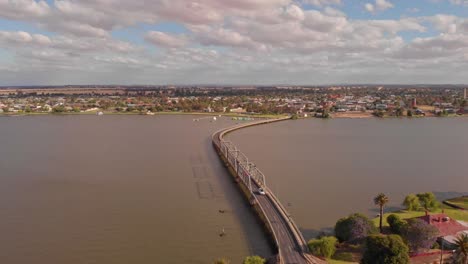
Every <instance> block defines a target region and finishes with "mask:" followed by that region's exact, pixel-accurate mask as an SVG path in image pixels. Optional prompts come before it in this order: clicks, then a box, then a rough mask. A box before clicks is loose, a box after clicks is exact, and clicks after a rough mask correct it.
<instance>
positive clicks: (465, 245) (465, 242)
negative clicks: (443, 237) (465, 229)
mask: <svg viewBox="0 0 468 264" xmlns="http://www.w3.org/2000/svg"><path fill="white" fill-rule="evenodd" d="M455 246H456V248H457V255H458V258H459V260H461V261H457V263H461V264H468V235H467V234H461V235H459V236H458V237H457V238H456V239H455Z"/></svg>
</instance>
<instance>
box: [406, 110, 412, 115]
mask: <svg viewBox="0 0 468 264" xmlns="http://www.w3.org/2000/svg"><path fill="white" fill-rule="evenodd" d="M406 115H407V116H408V117H412V116H413V111H411V110H410V109H408V111H406Z"/></svg>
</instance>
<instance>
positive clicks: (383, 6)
mask: <svg viewBox="0 0 468 264" xmlns="http://www.w3.org/2000/svg"><path fill="white" fill-rule="evenodd" d="M364 8H365V9H366V11H367V12H370V13H375V12H377V11H384V10H387V9H389V8H393V4H392V3H391V2H390V1H387V0H375V3H373V4H372V3H366V4H365V5H364Z"/></svg>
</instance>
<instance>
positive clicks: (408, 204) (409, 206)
mask: <svg viewBox="0 0 468 264" xmlns="http://www.w3.org/2000/svg"><path fill="white" fill-rule="evenodd" d="M403 205H404V206H405V208H406V210H408V211H416V210H418V209H419V208H421V203H420V202H419V198H418V196H416V195H415V194H408V195H407V196H406V197H405V200H404V201H403Z"/></svg>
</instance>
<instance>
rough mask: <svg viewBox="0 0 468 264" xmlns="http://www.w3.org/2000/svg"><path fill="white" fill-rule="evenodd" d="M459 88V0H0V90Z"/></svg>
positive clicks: (464, 43)
mask: <svg viewBox="0 0 468 264" xmlns="http://www.w3.org/2000/svg"><path fill="white" fill-rule="evenodd" d="M339 83H466V84H468V0H362V1H361V0H151V1H129V0H47V1H43V0H40V1H38V0H0V85H47V84H51V85H60V84H263V85H268V84H299V85H300V84H339Z"/></svg>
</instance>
